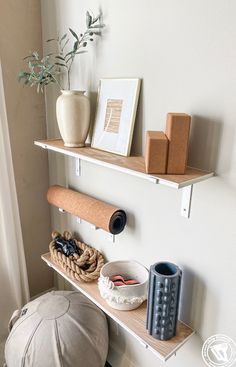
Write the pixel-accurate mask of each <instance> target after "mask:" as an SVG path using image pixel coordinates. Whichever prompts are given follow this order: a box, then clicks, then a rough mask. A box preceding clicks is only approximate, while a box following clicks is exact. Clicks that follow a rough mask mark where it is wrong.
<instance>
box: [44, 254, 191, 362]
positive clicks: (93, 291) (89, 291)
mask: <svg viewBox="0 0 236 367" xmlns="http://www.w3.org/2000/svg"><path fill="white" fill-rule="evenodd" d="M42 259H43V260H44V261H45V262H46V263H47V265H48V266H50V267H52V268H53V269H54V270H55V271H56V272H57V273H59V274H60V275H61V276H62V277H64V278H65V279H66V280H67V281H68V282H69V283H71V284H72V285H73V286H74V287H75V288H76V289H78V290H79V291H80V292H81V293H83V294H84V295H85V296H86V297H88V298H89V299H90V300H91V301H92V302H93V303H95V304H96V305H97V306H98V307H99V308H101V309H102V310H103V312H105V313H106V314H107V315H108V316H109V317H111V318H112V319H113V320H114V321H115V322H117V323H118V324H119V325H120V326H121V327H123V328H124V329H125V330H127V331H128V332H129V333H130V334H132V335H133V336H134V337H135V338H136V339H137V340H139V342H140V343H141V344H142V345H143V346H144V347H145V348H148V349H150V350H151V351H152V352H153V353H155V354H156V355H157V356H158V357H159V358H160V359H161V360H162V361H167V359H169V358H170V357H171V356H172V355H174V354H175V353H176V351H177V350H178V349H179V348H180V347H181V346H182V345H183V344H184V343H185V342H186V341H187V340H188V339H189V338H190V337H191V336H192V335H193V334H194V330H192V329H191V328H190V327H189V326H187V325H186V324H184V323H183V322H181V321H178V327H177V335H176V336H175V337H174V338H172V339H170V340H168V341H160V340H156V339H154V338H153V337H152V336H150V335H149V334H148V332H147V330H146V303H144V304H143V305H142V306H140V307H139V308H137V309H136V310H132V311H118V310H115V309H113V308H111V307H109V306H108V304H107V303H106V301H105V300H104V299H103V298H102V297H101V296H100V293H99V290H98V286H97V282H92V283H79V282H77V281H75V280H73V279H72V278H70V277H69V276H68V275H67V274H66V273H65V272H64V270H63V269H61V268H60V267H59V266H58V265H56V264H55V263H54V262H53V261H52V260H51V256H50V253H47V254H44V255H42Z"/></svg>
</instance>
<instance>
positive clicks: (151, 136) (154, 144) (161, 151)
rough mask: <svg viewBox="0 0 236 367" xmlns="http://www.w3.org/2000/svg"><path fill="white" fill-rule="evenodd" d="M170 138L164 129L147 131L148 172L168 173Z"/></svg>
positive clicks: (146, 153)
mask: <svg viewBox="0 0 236 367" xmlns="http://www.w3.org/2000/svg"><path fill="white" fill-rule="evenodd" d="M167 152H168V139H167V137H166V135H165V134H164V133H163V132H162V131H147V134H146V151H145V169H146V172H147V173H166V159H167Z"/></svg>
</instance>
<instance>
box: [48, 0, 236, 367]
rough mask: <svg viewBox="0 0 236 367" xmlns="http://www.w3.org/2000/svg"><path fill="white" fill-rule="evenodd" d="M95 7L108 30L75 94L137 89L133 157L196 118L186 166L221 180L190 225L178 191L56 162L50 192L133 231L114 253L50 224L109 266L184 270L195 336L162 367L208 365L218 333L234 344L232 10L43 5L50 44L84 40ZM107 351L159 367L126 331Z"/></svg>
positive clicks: (197, 192) (204, 192)
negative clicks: (67, 193)
mask: <svg viewBox="0 0 236 367" xmlns="http://www.w3.org/2000/svg"><path fill="white" fill-rule="evenodd" d="M55 4H56V6H55ZM99 8H101V9H102V11H103V14H104V22H105V23H106V25H107V27H106V29H105V31H104V35H103V37H102V40H100V41H99V42H98V43H96V47H95V48H94V51H95V52H91V53H90V54H87V55H86V56H85V55H83V56H81V58H80V60H77V62H76V66H75V68H74V73H73V83H72V84H73V85H72V87H73V88H74V89H84V88H85V89H87V90H88V91H89V92H91V96H94V92H96V90H97V86H98V80H99V79H100V78H101V77H140V78H142V79H143V83H142V93H141V98H140V105H139V110H138V117H137V121H136V126H135V134H134V140H133V152H135V153H142V151H143V145H144V144H143V143H144V133H145V130H151V129H154V130H163V129H164V127H165V118H166V113H167V112H170V111H176V112H177V111H178V112H186V113H189V114H191V115H192V116H193V119H192V129H191V141H190V154H189V164H190V165H192V166H196V167H199V168H203V169H209V170H215V171H216V174H217V176H216V177H215V178H212V179H210V180H208V181H206V182H203V183H199V184H197V185H196V186H195V187H194V196H193V202H192V213H191V218H190V219H189V220H187V219H184V218H183V217H181V216H180V203H181V192H180V191H179V192H178V191H175V190H173V189H170V188H166V187H162V186H160V187H158V186H155V185H154V184H151V183H148V182H144V181H142V180H141V179H138V178H135V177H131V176H127V175H125V174H122V173H118V172H114V171H110V170H108V169H105V168H102V167H96V166H94V165H92V164H88V163H83V165H82V172H83V174H82V177H81V178H79V179H78V178H77V177H76V176H75V174H74V168H75V162H74V161H73V160H66V165H65V166H66V167H65V169H66V171H64V164H63V163H64V161H63V160H61V159H60V158H58V156H57V157H56V156H55V154H54V155H53V156H52V157H51V182H54V183H55V182H57V183H62V184H63V183H66V182H68V183H69V184H70V185H71V187H73V188H75V189H78V190H80V191H82V192H85V193H88V194H90V195H93V196H95V197H97V198H99V199H103V200H105V201H108V202H110V203H112V204H115V205H118V206H120V207H122V208H124V209H125V210H126V211H127V214H128V225H127V228H126V230H125V231H124V232H123V233H122V234H121V235H119V236H118V237H117V240H116V243H115V244H112V243H111V242H109V240H108V236H107V234H106V233H105V232H102V231H92V230H91V229H90V227H89V225H88V224H86V223H82V224H81V225H78V224H76V221H75V219H74V218H72V217H69V216H68V217H67V223H65V221H62V220H61V219H60V217H59V215H58V214H57V213H56V211H53V223H54V225H55V226H57V228H58V227H60V226H62V225H63V224H64V225H66V226H68V228H71V229H73V230H75V231H78V232H79V236H80V237H81V238H82V239H83V240H84V241H85V242H87V243H89V244H91V245H93V246H95V247H96V248H98V249H99V250H101V251H102V252H103V253H104V254H105V255H106V258H107V259H108V260H115V259H124V258H133V259H136V260H138V261H141V262H142V263H143V264H144V265H146V266H148V267H149V266H150V265H151V264H152V263H154V262H156V261H159V260H170V261H173V262H175V263H177V264H178V265H179V266H180V267H181V268H182V269H183V274H184V281H183V287H182V296H181V303H182V305H181V310H180V311H181V318H182V319H183V320H184V321H185V322H188V323H190V325H191V326H192V327H194V328H195V329H196V330H197V333H198V336H196V337H194V338H192V339H191V341H189V342H188V343H187V344H186V345H185V346H184V348H183V349H182V350H181V351H179V352H178V353H177V356H176V357H174V358H172V359H171V360H170V361H169V362H168V363H167V365H169V366H171V367H172V366H173V367H179V366H186V367H187V366H189V365H191V367H192V366H193V367H194V366H198V367H199V366H203V365H204V364H203V362H202V359H201V342H202V341H203V340H205V339H206V338H207V337H209V336H210V335H212V334H215V333H224V334H227V335H228V336H230V337H231V338H233V339H234V340H236V331H235V321H236V317H235V305H236V287H235V277H236V267H235V238H236V226H235V219H236V194H235V189H236V183H235V182H236V180H235V179H236V150H235V146H236V144H235V142H236V141H235V140H236V134H235V126H236V125H235V123H236V108H235V96H236V23H235V12H236V3H235V1H233V0H228V1H222V0H208V1H203V0H199V1H193V0H179V1H170V0H165V1H164V0H163V1H161V0H149V1H147V2H143V1H141V0H136V1H132V0H121V1H109V0H100V1H97V0H87V1H85V0H81V1H79V2H78V1H76V0H67V1H65V0H64V1H63V0H58V1H54V2H53V1H50V2H49V1H46V0H42V14H43V31H44V38H45V39H46V38H48V37H51V36H53V35H55V33H56V32H57V31H59V32H60V34H63V32H64V31H65V30H67V28H68V27H71V28H73V29H75V30H77V31H78V30H79V29H82V30H83V29H84V26H85V24H84V18H85V12H86V10H87V9H90V10H92V11H94V12H95V13H96V12H97V10H98V9H99ZM48 101H50V103H49V102H48V108H47V114H48V124H49V125H50V128H49V135H50V136H55V134H57V130H56V128H55V127H54V126H55V125H52V124H54V123H55V112H54V101H55V96H54V95H53V93H52V91H48ZM53 121H54V122H53ZM52 126H53V127H52ZM54 167H56V169H55V168H54ZM60 167H61V169H60ZM65 172H67V178H66V179H65ZM61 229H63V228H61ZM112 345H116V346H117V345H119V348H118V350H120V351H121V354H122V353H124V354H125V356H126V357H121V356H119V353H118V352H117V351H116V352H114V353H111V355H110V361H111V362H113V365H114V367H116V366H119V367H120V366H128V365H129V362H127V359H125V358H128V360H130V361H133V363H134V365H135V366H137V367H143V366H147V365H148V366H150V367H151V366H159V365H160V366H161V365H162V363H161V362H160V361H159V360H158V359H156V358H155V357H154V356H153V355H152V354H151V353H150V352H148V351H146V350H144V349H143V348H142V346H140V345H139V344H138V343H137V342H136V341H134V340H133V338H132V337H130V336H127V335H126V333H124V332H123V331H120V332H119V336H118V337H117V336H116V335H115V332H114V333H113V336H112ZM117 353H118V354H117Z"/></svg>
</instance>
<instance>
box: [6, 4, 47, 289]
mask: <svg viewBox="0 0 236 367" xmlns="http://www.w3.org/2000/svg"><path fill="white" fill-rule="evenodd" d="M34 50H40V51H41V50H42V30H41V7H40V1H38V0H30V1H28V0H27V1H26V0H22V1H12V0H10V1H3V0H1V1H0V57H1V62H2V69H3V81H4V90H5V98H6V108H7V117H8V123H9V132H10V140H11V148H12V155H13V165H14V171H15V179H16V188H17V195H18V202H19V209H20V218H21V225H22V232H23V240H24V247H25V255H26V263H27V270H28V277H29V285H30V293H31V295H32V296H33V295H35V294H38V293H40V292H42V291H44V290H46V289H49V288H51V287H52V273H51V272H50V270H48V269H47V268H46V267H45V265H44V264H43V263H42V261H41V259H40V255H41V254H42V253H44V252H46V251H47V248H48V243H49V239H50V211H49V207H48V205H47V202H46V199H45V195H46V190H47V187H48V161H47V156H46V154H42V152H41V151H40V150H39V149H38V148H36V147H35V146H34V145H33V141H34V140H35V139H42V138H45V134H46V127H45V105H44V99H43V96H41V95H38V94H37V93H36V91H35V90H34V89H30V88H23V87H22V86H21V85H19V83H18V82H17V74H18V72H19V70H20V69H21V68H23V67H25V62H23V61H22V59H23V57H25V56H26V55H28V54H29V52H32V51H34ZM12 256H14V254H12Z"/></svg>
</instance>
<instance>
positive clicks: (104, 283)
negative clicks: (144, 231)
mask: <svg viewBox="0 0 236 367" xmlns="http://www.w3.org/2000/svg"><path fill="white" fill-rule="evenodd" d="M117 274H122V275H117ZM148 274H149V273H148V270H147V269H146V268H145V267H144V266H143V265H141V264H139V263H137V262H136V261H128V260H127V261H110V262H108V263H106V264H105V265H103V267H102V269H101V272H100V278H99V279H98V288H99V291H100V294H101V296H102V298H104V299H105V300H106V301H107V303H108V304H109V306H110V307H112V308H115V309H117V310H121V311H129V310H133V309H135V308H138V307H139V306H140V305H141V304H142V303H143V301H145V300H146V299H147V287H148ZM112 279H113V281H112ZM125 282H126V283H127V282H128V283H134V282H135V284H125ZM120 283H122V284H120Z"/></svg>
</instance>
